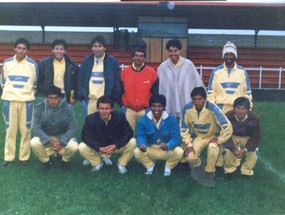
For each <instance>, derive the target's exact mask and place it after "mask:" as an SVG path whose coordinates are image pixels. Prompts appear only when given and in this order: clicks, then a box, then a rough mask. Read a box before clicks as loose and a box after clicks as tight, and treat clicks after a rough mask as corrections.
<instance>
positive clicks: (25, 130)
mask: <svg viewBox="0 0 285 215" xmlns="http://www.w3.org/2000/svg"><path fill="white" fill-rule="evenodd" d="M33 111H34V104H33V101H30V102H18V101H3V116H4V121H5V124H6V138H5V152H4V160H5V161H14V160H15V154H16V137H17V132H18V128H19V130H20V134H21V141H20V149H19V160H20V161H27V160H29V158H30V151H31V150H30V139H31V127H32V118H33Z"/></svg>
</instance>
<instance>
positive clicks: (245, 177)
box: [242, 175, 253, 180]
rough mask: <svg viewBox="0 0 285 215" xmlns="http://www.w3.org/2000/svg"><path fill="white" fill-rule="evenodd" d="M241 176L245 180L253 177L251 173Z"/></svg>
mask: <svg viewBox="0 0 285 215" xmlns="http://www.w3.org/2000/svg"><path fill="white" fill-rule="evenodd" d="M242 178H244V179H245V180H251V179H252V178H253V175H242Z"/></svg>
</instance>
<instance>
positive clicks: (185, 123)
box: [180, 101, 232, 172]
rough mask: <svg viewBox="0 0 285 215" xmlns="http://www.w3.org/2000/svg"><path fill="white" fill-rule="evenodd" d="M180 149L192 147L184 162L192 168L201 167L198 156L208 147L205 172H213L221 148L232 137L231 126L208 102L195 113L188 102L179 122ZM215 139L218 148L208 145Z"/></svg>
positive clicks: (218, 110) (213, 105)
mask: <svg viewBox="0 0 285 215" xmlns="http://www.w3.org/2000/svg"><path fill="white" fill-rule="evenodd" d="M180 134H181V137H182V142H183V144H182V148H183V149H186V147H191V146H193V148H194V151H195V152H191V153H190V154H189V155H188V157H186V161H188V162H189V163H190V164H191V166H192V167H197V166H200V165H201V160H200V158H199V157H200V154H201V152H202V151H203V150H204V149H205V148H206V147H208V158H207V166H206V167H205V171H207V172H214V171H215V166H216V165H217V158H218V156H219V153H221V152H220V149H219V146H221V145H222V144H223V143H224V142H226V141H227V140H228V139H229V138H230V136H231V135H232V125H231V123H230V122H229V120H228V119H227V117H226V116H225V115H224V114H223V113H222V111H221V110H220V109H219V108H218V107H217V105H215V104H214V103H212V102H210V101H206V102H205V105H204V107H203V109H202V110H201V111H200V112H197V110H196V108H195V106H194V104H193V103H192V102H189V103H188V104H186V105H185V106H184V109H183V112H182V118H181V121H180ZM213 138H217V142H218V146H215V145H213V144H210V140H212V139H213Z"/></svg>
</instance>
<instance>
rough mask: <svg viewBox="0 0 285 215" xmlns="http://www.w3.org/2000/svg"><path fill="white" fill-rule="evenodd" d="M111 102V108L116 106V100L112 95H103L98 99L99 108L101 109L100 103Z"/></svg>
mask: <svg viewBox="0 0 285 215" xmlns="http://www.w3.org/2000/svg"><path fill="white" fill-rule="evenodd" d="M100 103H102V104H110V105H111V108H112V109H113V108H114V101H113V99H112V98H111V97H109V96H101V97H100V98H99V99H98V101H97V109H99V104H100Z"/></svg>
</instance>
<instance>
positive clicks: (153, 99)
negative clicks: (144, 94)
mask: <svg viewBox="0 0 285 215" xmlns="http://www.w3.org/2000/svg"><path fill="white" fill-rule="evenodd" d="M153 103H160V104H161V105H162V106H163V107H165V106H166V98H165V96H164V95H153V96H151V97H150V99H149V106H151V105H152V104H153Z"/></svg>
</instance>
